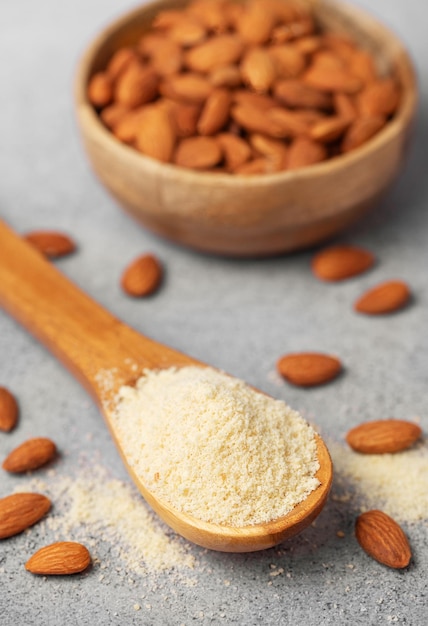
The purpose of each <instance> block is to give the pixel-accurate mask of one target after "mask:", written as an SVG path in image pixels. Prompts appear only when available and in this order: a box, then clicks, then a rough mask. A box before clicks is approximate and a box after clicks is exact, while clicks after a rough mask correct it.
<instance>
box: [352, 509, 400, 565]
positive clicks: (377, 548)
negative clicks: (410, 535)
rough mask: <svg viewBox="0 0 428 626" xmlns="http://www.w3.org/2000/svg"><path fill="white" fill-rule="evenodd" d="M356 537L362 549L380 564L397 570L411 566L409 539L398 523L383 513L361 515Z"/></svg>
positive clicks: (357, 521) (371, 512) (374, 512)
mask: <svg viewBox="0 0 428 626" xmlns="http://www.w3.org/2000/svg"><path fill="white" fill-rule="evenodd" d="M355 536H356V538H357V541H358V543H359V544H360V546H361V547H362V549H363V550H364V551H365V552H367V554H368V555H369V556H371V557H372V558H373V559H375V560H376V561H379V563H382V564H383V565H387V566H388V567H392V568H395V569H401V568H403V567H407V566H408V565H409V563H410V559H411V558H412V551H411V548H410V545H409V542H408V540H407V537H406V535H405V534H404V532H403V530H402V528H401V527H400V526H399V525H398V524H397V522H396V521H395V520H393V519H392V517H389V515H387V514H386V513H384V512H383V511H378V510H376V509H374V510H372V511H367V512H366V513H362V514H361V515H359V516H358V517H357V520H356V522H355Z"/></svg>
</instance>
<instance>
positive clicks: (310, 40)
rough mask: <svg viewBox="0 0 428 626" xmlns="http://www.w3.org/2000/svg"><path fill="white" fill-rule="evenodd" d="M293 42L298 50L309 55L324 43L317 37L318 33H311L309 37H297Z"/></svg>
mask: <svg viewBox="0 0 428 626" xmlns="http://www.w3.org/2000/svg"><path fill="white" fill-rule="evenodd" d="M293 43H294V46H295V47H296V48H297V50H299V51H300V52H302V54H305V55H310V54H313V53H314V52H317V50H319V49H320V48H322V47H323V45H324V44H323V40H322V37H319V36H318V35H312V36H310V37H309V36H308V37H301V38H300V39H297V40H296V41H294V42H293Z"/></svg>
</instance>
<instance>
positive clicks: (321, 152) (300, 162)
mask: <svg viewBox="0 0 428 626" xmlns="http://www.w3.org/2000/svg"><path fill="white" fill-rule="evenodd" d="M326 158H327V152H326V149H325V147H324V146H323V145H321V144H320V143H318V142H317V141H313V140H312V139H309V138H307V137H297V139H295V140H294V141H293V142H292V143H291V144H290V148H289V150H288V154H287V162H286V169H289V170H293V169H296V168H300V167H307V166H309V165H315V163H320V162H321V161H324V160H325V159H326Z"/></svg>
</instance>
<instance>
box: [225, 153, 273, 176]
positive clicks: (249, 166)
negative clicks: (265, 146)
mask: <svg viewBox="0 0 428 626" xmlns="http://www.w3.org/2000/svg"><path fill="white" fill-rule="evenodd" d="M270 171H272V169H271V167H270V163H269V160H268V159H267V158H266V157H258V158H257V159H251V160H250V161H246V163H243V164H242V165H239V166H238V167H237V168H235V169H234V170H233V172H234V174H239V175H241V176H254V174H268V173H269V172H270Z"/></svg>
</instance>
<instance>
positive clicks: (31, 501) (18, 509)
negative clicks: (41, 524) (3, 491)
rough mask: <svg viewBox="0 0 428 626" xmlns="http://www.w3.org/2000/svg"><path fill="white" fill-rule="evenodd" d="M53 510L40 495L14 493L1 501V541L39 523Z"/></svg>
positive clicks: (46, 499)
mask: <svg viewBox="0 0 428 626" xmlns="http://www.w3.org/2000/svg"><path fill="white" fill-rule="evenodd" d="M50 508H51V502H50V500H49V498H47V497H46V496H43V495H41V494H39V493H14V494H12V495H11V496H6V497H5V498H1V499H0V539H6V538H7V537H13V536H14V535H17V534H19V533H22V532H23V531H24V530H26V529H27V528H29V527H30V526H32V525H33V524H35V523H36V522H38V521H39V520H40V519H41V518H42V517H43V516H44V515H45V514H46V513H47V512H48V511H49V509H50Z"/></svg>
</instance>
